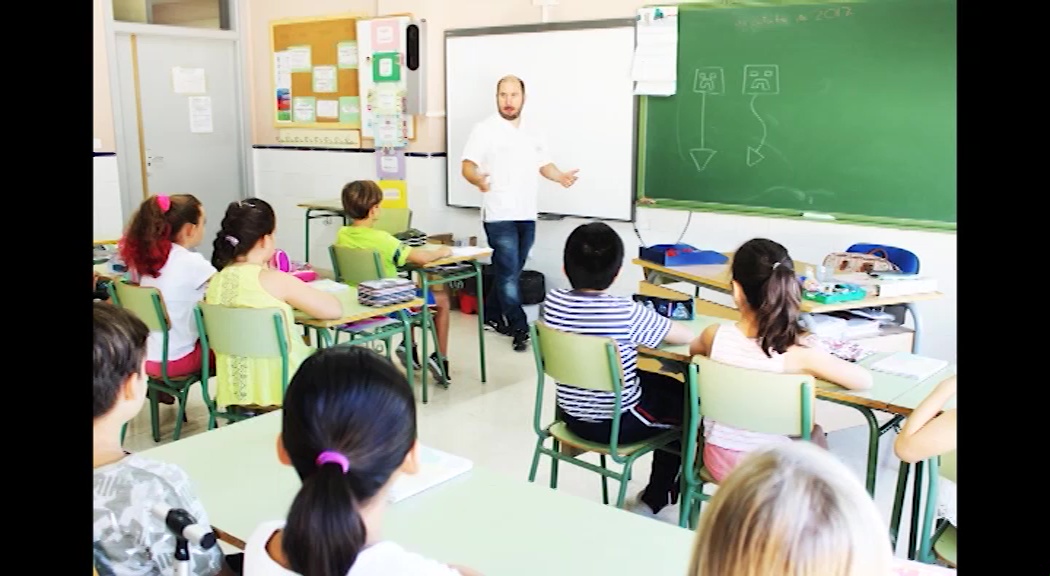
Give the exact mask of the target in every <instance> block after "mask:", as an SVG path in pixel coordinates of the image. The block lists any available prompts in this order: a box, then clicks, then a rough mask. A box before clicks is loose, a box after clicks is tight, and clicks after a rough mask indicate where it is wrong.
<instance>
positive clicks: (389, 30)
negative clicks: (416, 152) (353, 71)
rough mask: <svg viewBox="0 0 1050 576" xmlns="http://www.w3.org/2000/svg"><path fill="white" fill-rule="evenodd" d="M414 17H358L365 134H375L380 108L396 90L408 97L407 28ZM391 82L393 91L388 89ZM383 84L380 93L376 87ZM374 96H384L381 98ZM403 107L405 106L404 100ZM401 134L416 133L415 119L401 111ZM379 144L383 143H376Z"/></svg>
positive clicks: (412, 135)
mask: <svg viewBox="0 0 1050 576" xmlns="http://www.w3.org/2000/svg"><path fill="white" fill-rule="evenodd" d="M411 21H412V19H411V17H410V16H395V17H389V18H376V19H374V20H358V21H357V80H358V84H359V90H358V94H361V95H362V97H363V98H364V104H365V105H364V106H362V108H361V136H362V137H363V138H375V132H376V128H377V126H378V123H377V122H376V120H375V116H376V115H377V114H379V112H378V110H377V108H378V107H379V105H380V104H385V103H386V102H387V101H388V99H389V97H392V96H393V95H394V94H395V93H396V94H400V95H401V98H402V99H403V98H404V94H406V93H407V90H408V86H407V84H406V81H405V75H404V73H403V70H402V66H403V65H404V62H405V54H406V52H407V40H406V35H405V34H404V30H405V28H406V27H407V26H408V24H409V23H410V22H411ZM386 86H389V87H390V88H389V89H391V90H393V92H386V90H387V89H388V88H387V87H386ZM380 87H383V88H382V91H381V92H380V94H375V92H374V90H375V89H378V88H380ZM374 96H378V97H381V98H382V99H383V101H382V102H380V101H379V100H378V99H376V98H375V97H374ZM400 110H401V111H402V112H403V111H404V110H405V108H404V103H403V102H402V104H401V108H400ZM400 122H401V128H400V138H401V139H402V140H403V141H405V145H407V141H408V140H411V139H413V138H415V137H416V134H415V132H416V125H415V120H414V118H413V117H412V116H410V115H408V114H403V113H402V114H400ZM376 146H377V147H379V145H378V144H377V145H376Z"/></svg>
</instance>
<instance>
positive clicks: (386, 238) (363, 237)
mask: <svg viewBox="0 0 1050 576" xmlns="http://www.w3.org/2000/svg"><path fill="white" fill-rule="evenodd" d="M342 199H343V211H344V212H345V213H346V216H347V217H348V218H350V219H351V220H353V222H352V223H351V224H350V225H349V226H344V227H342V228H340V229H339V233H338V235H336V238H335V244H336V246H345V247H347V248H361V249H367V250H376V251H377V252H379V262H380V264H381V265H382V267H383V269H382V274H383V277H384V278H393V277H395V276H397V269H398V268H399V267H401V266H404V265H405V264H408V263H412V264H415V265H417V266H422V265H424V264H428V263H430V262H433V261H434V260H439V259H441V258H447V257H448V256H450V255H452V249H451V248H449V247H448V246H442V247H440V248H437V249H434V250H424V249H422V248H412V247H411V246H409V245H407V244H405V243H403V242H401V241H400V240H398V239H397V238H395V237H394V236H393V235H392V234H390V233H389V232H386V231H383V230H376V229H375V223H376V220H377V219H378V218H379V211H380V210H382V208H381V207H380V204H381V203H382V202H383V190H382V189H380V188H379V185H378V184H376V183H375V182H372V181H371V180H355V181H354V182H351V183H349V184H347V185H346V186H344V187H343V193H342ZM418 292H419V293H420V295H421V296H422V290H421V289H420V290H419V291H418ZM431 298H433V300H431ZM427 305H433V306H435V307H436V308H437V310H436V313H435V314H434V327H435V328H437V339H438V344H437V346H438V351H437V352H434V353H433V354H432V355H431V356H430V358H427V366H428V367H429V368H430V371H431V372H432V373H433V374H434V375H435V377H436V376H438V375H440V374H441V367H440V366H439V365H438V352H440V353H441V357H443V358H444V359H445V364H444V366H443V367H444V370H445V375H446V377H447V378H448V379H449V381H450V382H451V378H452V377H451V376H450V375H449V370H448V325H449V311H450V310H451V308H452V305H451V303H450V301H449V297H448V292H446V291H445V290H444V289H443V287H442V286H440V285H439V286H433V287H431V288H430V290H429V294H428V302H427ZM425 337H426V335H424V338H425ZM406 348H407V346H406V343H404V342H403V343H402V344H401V346H399V347H398V348H397V350H396V353H397V357H398V359H399V360H401V363H402V364H405V365H407V362H408V359H407V350H406ZM412 362H413V365H414V367H415V368H416V369H419V368H420V367H421V366H420V363H419V352H418V351H417V349H416V345H415V343H413V344H412Z"/></svg>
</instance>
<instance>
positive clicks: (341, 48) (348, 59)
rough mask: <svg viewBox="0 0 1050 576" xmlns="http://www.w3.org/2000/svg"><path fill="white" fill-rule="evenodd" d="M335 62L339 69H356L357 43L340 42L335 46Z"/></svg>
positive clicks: (352, 41)
mask: <svg viewBox="0 0 1050 576" xmlns="http://www.w3.org/2000/svg"><path fill="white" fill-rule="evenodd" d="M336 53H337V58H336V60H337V62H338V64H339V67H340V68H357V42H356V41H354V40H351V41H349V42H340V43H338V44H336Z"/></svg>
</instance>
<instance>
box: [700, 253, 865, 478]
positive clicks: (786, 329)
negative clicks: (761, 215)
mask: <svg viewBox="0 0 1050 576" xmlns="http://www.w3.org/2000/svg"><path fill="white" fill-rule="evenodd" d="M732 277H733V281H732V286H733V301H734V302H735V303H736V307H737V310H739V311H740V320H739V321H738V322H736V323H735V324H715V325H712V326H708V327H707V329H705V330H704V331H703V333H702V334H700V337H699V338H697V339H696V340H695V341H694V342H693V344H692V345H691V346H690V348H691V352H692V353H693V354H694V355H695V354H702V355H704V356H708V357H710V358H711V359H712V360H717V361H719V362H721V363H723V364H729V365H733V366H740V367H741V368H749V369H751V370H764V371H767V372H782V373H796V374H812V375H813V376H816V377H817V378H820V379H821V380H827V381H828V382H833V383H835V384H838V385H839V386H842V387H844V388H848V389H850V390H866V389H868V388H871V373H870V372H868V371H867V369H865V368H864V367H862V366H859V365H857V364H852V363H850V362H847V361H845V360H842V359H839V358H837V357H835V356H832V355H831V354H829V353H827V352H825V351H824V350H822V349H821V348H819V347H816V346H809V345H808V343H809V342H808V340H807V338H805V335H804V334H803V333H802V329H801V327H800V326H799V323H798V318H799V303H800V302H801V299H802V292H801V286H800V285H799V281H798V278H797V276H796V274H795V263H794V262H793V261H792V260H791V257H790V256H789V255H788V252H787V249H785V248H784V247H783V246H781V245H780V244H778V243H776V242H774V241H772V240H767V239H765V238H755V239H753V240H748V241H747V242H745V243H744V245H743V246H741V247H740V248H739V249H738V250H737V251H736V253H735V254H733V264H732ZM703 424H704V455H703V461H704V466H705V467H706V468H707V469H708V471H710V472H711V475H712V476H713V477H714V479H715V480H716V481H718V482H721V481H722V479H723V478H725V476H727V475H728V474H729V472H730V471H731V470H732V469H733V467H734V466H735V465H736V463H737V461H739V460H740V459H741V458H742V457H743V456H744V455H745V454H747V453H748V452H751V451H753V450H756V449H758V448H760V447H762V446H766V445H769V444H775V443H785V442H790V441H791V439H790V438H788V437H787V436H777V435H775V434H765V433H761V432H752V431H750V430H740V429H736V428H733V427H731V426H726V425H725V424H721V423H719V422H715V421H714V420H711V419H709V418H705V419H704V423H703ZM812 438H813V441H814V442H815V443H817V444H819V445H821V446H823V447H824V448H827V440H826V438H825V434H824V431H823V430H822V429H821V428H820V426H814V427H813V435H812Z"/></svg>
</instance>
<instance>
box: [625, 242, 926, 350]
mask: <svg viewBox="0 0 1050 576" xmlns="http://www.w3.org/2000/svg"><path fill="white" fill-rule="evenodd" d="M724 254H725V255H726V256H727V257H728V258H730V262H726V263H725V264H705V265H697V266H661V265H659V264H655V263H653V262H649V261H647V260H642V259H640V258H635V259H634V260H632V262H633V263H634V264H636V265H638V266H641V267H642V270H643V271H644V273H645V278H646V280H648V281H649V282H651V283H653V284H668V283H674V282H686V283H689V284H692V285H694V286H697V287H701V288H708V289H710V290H714V291H716V292H721V293H723V294H730V293H732V285H731V280H732V279H731V278H730V264H731V263H732V258H733V253H732V252H725V253H724ZM808 267H812V268H813V269H814V270H815V269H817V266H814V265H812V264H807V263H806V262H800V261H798V260H796V261H795V272H796V274H802V273H803V272H804V271H805V270H806V268H808ZM940 297H941V293H940V292H930V293H926V294H909V295H906V296H891V297H886V298H864V299H863V300H853V301H851V302H836V303H833V304H821V303H820V302H814V301H812V300H805V299H803V300H802V304H801V306H800V309H801V310H802V312H810V313H814V314H816V313H822V312H836V311H840V310H855V309H857V308H869V307H877V306H891V305H895V304H903V305H904V307H905V308H906V309H907V310H908V312H909V313H910V314H911V317H912V321H913V322H914V323H915V333H914V334H913V335H912V342H911V351H912V353H913V354H918V351H919V342H920V336H921V332H922V318H921V317H920V316H919V311H918V307H917V306H916V305H915V303H916V302H921V301H923V300H934V299H936V298H940Z"/></svg>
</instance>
